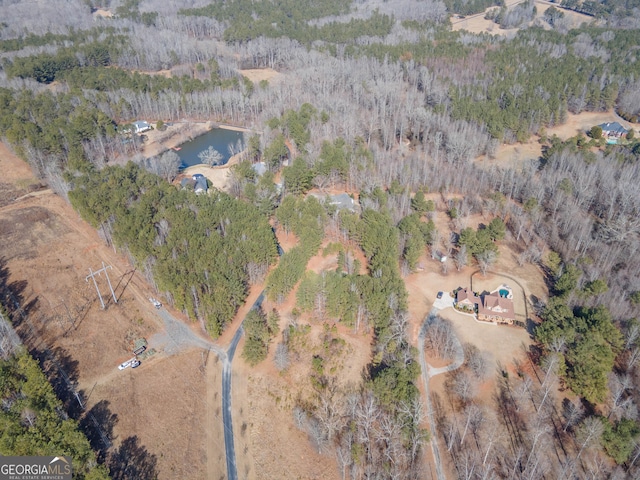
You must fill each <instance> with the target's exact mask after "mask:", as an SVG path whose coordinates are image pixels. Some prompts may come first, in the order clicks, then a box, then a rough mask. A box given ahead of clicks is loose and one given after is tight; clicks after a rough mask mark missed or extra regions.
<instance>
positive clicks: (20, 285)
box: [0, 257, 37, 327]
mask: <svg viewBox="0 0 640 480" xmlns="http://www.w3.org/2000/svg"><path fill="white" fill-rule="evenodd" d="M9 275H10V270H9V267H7V259H6V257H0V304H2V306H3V307H4V308H5V309H6V310H7V313H9V315H10V316H11V323H12V324H13V325H14V327H17V326H19V325H20V324H21V323H22V321H23V319H24V318H25V316H26V314H28V313H30V312H31V311H32V310H33V309H34V308H35V307H36V305H37V298H35V299H33V300H31V301H30V302H28V303H27V304H24V303H25V299H24V293H25V290H26V288H27V282H26V280H17V281H14V282H9Z"/></svg>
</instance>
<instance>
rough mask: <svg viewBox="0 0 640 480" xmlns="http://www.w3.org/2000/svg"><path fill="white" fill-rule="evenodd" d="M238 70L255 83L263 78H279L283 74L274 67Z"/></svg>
mask: <svg viewBox="0 0 640 480" xmlns="http://www.w3.org/2000/svg"><path fill="white" fill-rule="evenodd" d="M238 71H239V72H240V74H241V75H242V76H244V77H247V78H248V79H249V80H251V81H252V82H253V83H258V82H261V81H262V80H267V81H268V82H271V81H273V80H277V79H278V78H279V77H280V76H281V74H280V73H279V72H276V71H275V70H274V69H273V68H251V69H248V70H238Z"/></svg>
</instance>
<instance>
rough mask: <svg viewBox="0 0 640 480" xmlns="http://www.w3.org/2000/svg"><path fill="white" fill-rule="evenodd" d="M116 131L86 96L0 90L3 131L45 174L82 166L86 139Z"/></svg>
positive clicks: (109, 135) (108, 134) (37, 169)
mask: <svg viewBox="0 0 640 480" xmlns="http://www.w3.org/2000/svg"><path fill="white" fill-rule="evenodd" d="M115 133H116V129H115V122H114V121H113V120H112V119H111V118H110V117H108V116H107V115H106V114H105V113H104V112H103V111H102V110H101V109H99V108H98V107H97V105H96V103H95V102H92V101H90V100H88V99H86V98H82V97H80V98H79V97H78V96H77V95H74V94H71V93H60V94H53V93H51V92H47V91H45V92H42V93H37V94H34V93H32V92H31V91H29V90H22V91H21V92H14V91H11V90H9V89H4V88H2V89H0V134H1V135H2V137H3V138H5V139H6V140H7V141H8V142H9V143H10V144H11V145H12V146H13V147H14V148H15V149H16V150H17V152H18V153H19V154H20V155H21V156H22V157H23V158H25V159H27V160H28V161H29V163H30V164H31V166H32V167H33V168H34V169H35V170H36V171H38V172H39V173H40V175H41V176H43V177H46V172H48V171H50V170H51V169H54V170H55V169H57V168H59V167H60V166H66V165H69V166H71V167H72V168H80V167H81V165H83V164H85V163H86V159H87V157H86V155H85V149H84V145H85V142H87V141H90V140H92V139H94V138H95V137H96V136H97V137H101V138H103V139H107V138H111V137H113V136H114V135H115Z"/></svg>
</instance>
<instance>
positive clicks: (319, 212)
mask: <svg viewBox="0 0 640 480" xmlns="http://www.w3.org/2000/svg"><path fill="white" fill-rule="evenodd" d="M276 219H277V220H278V222H279V223H280V225H282V227H283V229H284V230H285V232H287V233H289V232H293V233H294V234H295V235H296V236H297V237H298V240H299V244H298V245H296V246H295V247H293V248H292V249H291V250H289V251H288V252H285V253H284V255H282V257H281V258H280V263H279V264H278V266H277V267H276V268H275V270H273V271H272V272H271V273H270V274H269V276H268V277H267V295H268V297H269V298H270V299H272V300H282V299H284V297H285V296H286V295H287V294H288V293H289V292H290V291H291V290H292V289H293V287H294V286H295V284H296V283H298V281H299V280H300V279H301V278H302V276H303V275H304V272H305V270H306V268H307V263H308V262H309V260H310V259H311V257H312V256H313V255H315V254H316V252H317V251H318V249H319V248H320V244H321V243H322V239H323V237H324V225H325V222H326V212H325V210H324V208H323V207H322V205H320V202H318V200H317V199H316V198H315V197H311V196H310V197H308V198H306V199H303V198H298V197H294V196H293V195H288V196H286V197H285V198H284V200H283V201H282V203H281V204H280V206H279V207H278V209H277V210H276Z"/></svg>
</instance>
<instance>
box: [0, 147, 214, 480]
mask: <svg viewBox="0 0 640 480" xmlns="http://www.w3.org/2000/svg"><path fill="white" fill-rule="evenodd" d="M0 168H1V169H2V171H3V172H4V173H3V183H2V184H1V188H0V232H1V234H0V252H2V257H1V262H2V275H3V278H2V281H4V282H6V284H7V285H8V286H9V289H10V290H11V291H12V293H13V295H14V297H15V299H16V301H18V302H19V303H20V305H21V306H22V307H23V308H24V309H25V312H26V316H25V320H23V322H22V323H21V324H20V325H18V327H17V330H18V332H19V334H20V335H21V337H22V338H23V339H25V342H26V345H27V346H28V347H29V349H30V350H31V351H32V353H34V355H36V356H37V357H38V358H40V359H41V361H42V362H43V364H44V366H45V367H46V368H47V369H48V371H49V372H50V373H51V375H53V376H54V377H55V378H58V382H57V392H58V394H59V396H60V397H61V398H62V399H63V401H65V402H66V404H67V407H68V409H69V410H70V411H71V414H72V415H73V416H74V417H76V418H79V419H80V422H81V424H82V425H84V426H85V429H86V431H87V432H88V433H89V436H90V439H91V441H92V445H93V446H94V448H95V449H97V450H99V451H100V452H101V455H105V456H106V457H107V458H110V457H111V458H114V459H115V460H114V462H115V463H116V464H119V465H130V466H131V468H132V469H134V470H132V472H134V474H133V476H129V477H126V478H139V479H141V480H144V479H151V478H156V476H157V478H161V479H170V478H184V479H194V480H196V479H202V478H205V477H208V475H207V473H206V471H205V468H206V465H207V462H206V448H205V443H206V439H207V436H206V434H205V425H204V424H203V422H202V419H203V418H205V410H206V405H205V395H206V387H205V382H204V377H203V371H204V370H203V369H202V368H201V367H202V364H203V358H202V350H197V349H194V348H189V349H183V350H182V351H179V352H176V354H175V355H173V356H172V355H169V354H168V353H165V352H164V349H163V348H162V347H161V346H160V345H154V344H153V342H151V343H150V345H149V346H150V347H151V348H156V349H157V350H158V353H157V354H156V355H154V356H152V357H150V358H149V359H145V360H143V362H142V364H141V365H140V367H138V368H136V369H131V368H129V369H126V370H124V371H120V370H118V368H117V367H118V365H119V364H120V363H122V362H123V361H125V360H127V359H129V358H131V356H132V352H131V350H132V347H133V341H134V340H135V339H136V338H139V337H145V338H147V339H149V340H150V339H152V338H153V337H154V334H158V333H163V332H164V327H163V324H162V322H161V321H160V318H159V317H158V315H157V311H156V309H155V308H154V307H153V305H152V304H151V303H150V302H149V300H148V297H150V296H154V292H151V291H149V288H148V286H147V284H146V281H145V280H144V279H143V278H142V277H141V276H140V274H139V273H138V272H137V271H136V270H135V269H134V268H132V267H131V266H130V265H128V264H127V262H126V260H124V259H123V258H122V257H120V256H119V255H117V254H115V253H114V251H113V249H112V248H109V247H107V246H106V245H104V243H103V241H102V240H101V239H100V238H99V237H98V234H97V233H96V231H95V230H93V229H92V228H91V227H90V226H89V225H87V224H86V223H84V222H83V221H82V220H81V219H80V218H79V216H78V215H77V214H76V213H75V212H74V211H73V209H72V208H71V207H70V206H69V205H68V204H67V203H66V202H65V201H64V200H63V199H62V198H60V197H58V196H57V195H55V194H53V193H52V192H51V191H49V190H43V191H42V192H41V194H38V195H29V192H30V191H32V190H33V189H34V188H37V186H38V184H39V182H38V181H37V180H35V179H34V178H33V175H32V173H31V171H30V169H29V168H28V166H27V165H26V164H25V163H24V162H22V161H21V160H20V159H18V158H17V157H15V156H14V155H12V154H11V153H10V152H9V151H8V150H7V148H6V147H5V146H4V145H1V144H0ZM38 193H40V192H38ZM16 199H17V200H16ZM102 262H105V264H106V265H111V266H112V269H111V270H108V274H109V277H110V280H111V283H112V285H113V288H114V291H115V294H116V298H117V299H118V303H117V304H114V303H113V300H112V299H111V300H110V292H109V287H108V285H107V283H106V279H105V277H104V274H102V275H101V276H99V277H97V278H96V281H97V283H98V288H99V289H100V291H101V294H102V296H103V298H104V300H105V303H106V304H107V308H106V310H102V309H101V308H100V302H99V300H98V296H97V294H96V290H95V288H94V286H93V284H92V283H88V282H87V281H86V279H85V278H86V276H87V275H88V274H89V268H92V269H93V270H94V271H95V270H97V269H99V268H101V267H102ZM89 282H91V281H89ZM174 313H175V312H174ZM194 334H195V335H198V332H197V326H196V328H195V329H194ZM211 357H215V355H213V354H212V355H211ZM210 360H211V359H210ZM210 366H211V368H217V366H216V364H215V362H210ZM62 372H64V374H63V373H62ZM65 376H66V378H65ZM214 388H219V384H217V385H215V386H214ZM71 389H73V390H75V391H76V392H78V394H79V398H81V399H83V404H84V406H85V409H84V410H82V409H80V408H79V405H78V402H77V400H76V398H75V397H74V395H73V394H72V393H71ZM88 413H90V414H91V415H88ZM211 441H212V442H214V443H215V442H216V441H217V442H218V444H221V442H222V439H221V437H220V438H219V439H216V438H215V435H214V436H213V437H211ZM224 469H225V466H224V463H223V464H222V465H221V469H220V474H222V472H224V471H225V470H224ZM212 473H215V472H212ZM218 477H219V475H216V477H210V478H218ZM120 478H125V477H120Z"/></svg>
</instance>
